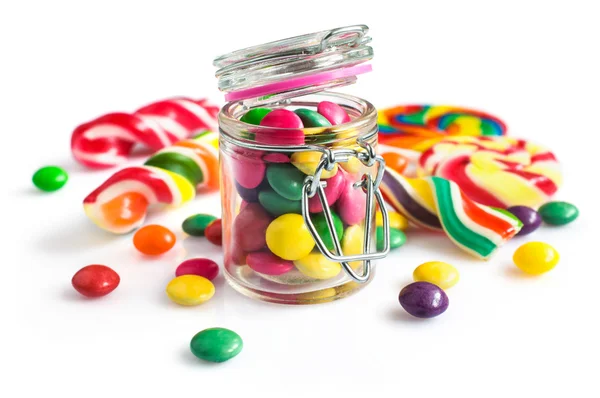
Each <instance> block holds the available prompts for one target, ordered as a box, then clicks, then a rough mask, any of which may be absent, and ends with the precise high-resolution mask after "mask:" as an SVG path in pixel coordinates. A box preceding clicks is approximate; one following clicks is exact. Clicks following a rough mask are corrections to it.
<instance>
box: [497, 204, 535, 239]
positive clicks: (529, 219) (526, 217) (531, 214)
mask: <svg viewBox="0 0 600 398" xmlns="http://www.w3.org/2000/svg"><path fill="white" fill-rule="evenodd" d="M506 210H508V211H509V212H511V213H512V214H513V215H514V216H515V217H517V218H518V219H519V220H521V222H522V223H523V228H521V230H520V231H519V233H518V234H517V235H527V234H530V233H532V232H533V231H535V230H536V229H538V227H539V226H540V225H541V224H542V217H541V216H540V214H539V213H538V212H537V211H535V210H533V209H532V208H530V207H527V206H512V207H509V208H508V209H506Z"/></svg>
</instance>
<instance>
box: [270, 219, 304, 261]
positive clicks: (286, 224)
mask: <svg viewBox="0 0 600 398" xmlns="http://www.w3.org/2000/svg"><path fill="white" fill-rule="evenodd" d="M266 241H267V246H268V247H269V250H271V251H272V252H273V253H274V254H275V255H277V256H279V257H281V258H283V259H285V260H291V261H294V260H299V259H301V258H303V257H306V256H307V255H308V254H309V253H310V252H311V251H312V249H313V247H315V241H314V240H313V238H312V235H311V234H310V231H309V230H308V227H307V226H306V224H304V219H303V218H302V216H301V215H299V214H284V215H282V216H279V217H277V218H276V219H275V220H273V221H272V222H271V224H269V227H268V228H267V234H266Z"/></svg>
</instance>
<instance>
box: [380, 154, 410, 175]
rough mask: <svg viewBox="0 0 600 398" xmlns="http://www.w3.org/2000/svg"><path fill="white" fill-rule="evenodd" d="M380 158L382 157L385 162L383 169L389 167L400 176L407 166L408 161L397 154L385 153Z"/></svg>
mask: <svg viewBox="0 0 600 398" xmlns="http://www.w3.org/2000/svg"><path fill="white" fill-rule="evenodd" d="M381 156H382V157H383V160H385V167H389V168H391V169H392V170H394V171H396V172H398V173H400V174H402V173H403V172H404V170H405V169H406V166H408V159H407V158H406V157H405V156H402V155H400V154H399V153H396V152H385V153H383V154H382V155H381Z"/></svg>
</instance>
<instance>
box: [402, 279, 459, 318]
mask: <svg viewBox="0 0 600 398" xmlns="http://www.w3.org/2000/svg"><path fill="white" fill-rule="evenodd" d="M398 300H399V301H400V305H401V306H402V308H404V309H405V310H406V312H408V313H409V314H411V315H412V316H416V317H417V318H433V317H436V316H438V315H440V314H442V313H443V312H444V311H446V310H447V309H448V304H449V303H450V302H449V300H448V296H446V293H445V292H444V291H443V290H442V289H441V288H439V287H438V286H436V285H434V284H433V283H429V282H414V283H411V284H410V285H407V286H405V287H404V289H402V290H401V291H400V296H398Z"/></svg>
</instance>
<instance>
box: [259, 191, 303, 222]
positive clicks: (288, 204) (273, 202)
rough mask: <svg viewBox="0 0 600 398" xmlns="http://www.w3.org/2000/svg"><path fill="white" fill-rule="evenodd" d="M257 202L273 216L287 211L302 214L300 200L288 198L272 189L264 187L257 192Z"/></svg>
mask: <svg viewBox="0 0 600 398" xmlns="http://www.w3.org/2000/svg"><path fill="white" fill-rule="evenodd" d="M258 202H259V203H260V204H261V205H262V207H264V208H265V210H266V211H267V212H269V213H270V214H271V215H273V216H275V217H279V216H281V215H283V214H287V213H296V214H302V202H300V201H299V200H288V199H286V198H284V197H283V196H281V195H279V194H278V193H277V192H275V191H273V190H272V189H268V188H267V189H265V190H264V191H260V193H259V194H258Z"/></svg>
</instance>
